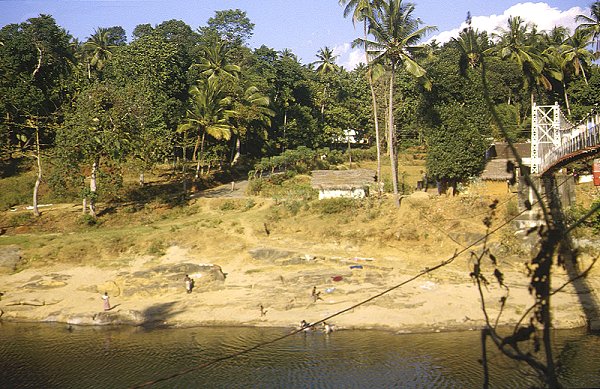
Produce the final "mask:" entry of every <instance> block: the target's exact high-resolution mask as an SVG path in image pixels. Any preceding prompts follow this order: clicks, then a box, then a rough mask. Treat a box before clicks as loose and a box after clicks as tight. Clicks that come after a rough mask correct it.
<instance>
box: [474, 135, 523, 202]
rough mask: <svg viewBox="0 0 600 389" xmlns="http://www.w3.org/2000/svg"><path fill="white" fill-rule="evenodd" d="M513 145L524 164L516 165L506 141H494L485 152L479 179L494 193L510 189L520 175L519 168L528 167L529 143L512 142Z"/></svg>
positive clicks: (514, 157) (513, 155) (515, 159)
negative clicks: (484, 160) (483, 166)
mask: <svg viewBox="0 0 600 389" xmlns="http://www.w3.org/2000/svg"><path fill="white" fill-rule="evenodd" d="M513 146H514V147H515V149H516V151H517V153H518V154H519V156H520V157H521V159H522V161H523V164H524V165H525V166H519V165H518V163H517V157H516V156H515V154H514V153H513V151H512V150H511V149H510V147H509V145H508V143H505V142H495V143H493V144H492V145H491V146H490V148H489V149H488V151H487V152H486V157H487V162H486V164H485V168H484V170H483V173H481V179H482V180H483V181H484V182H485V183H486V188H487V189H488V191H490V192H494V193H505V192H506V191H507V190H511V191H512V190H513V189H514V188H513V186H514V183H516V180H517V179H518V177H519V176H520V175H521V169H529V166H528V165H527V164H528V163H529V161H530V159H531V158H530V156H531V144H530V143H514V144H513Z"/></svg>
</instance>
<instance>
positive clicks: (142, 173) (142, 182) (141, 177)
mask: <svg viewBox="0 0 600 389" xmlns="http://www.w3.org/2000/svg"><path fill="white" fill-rule="evenodd" d="M139 182H140V186H144V184H145V183H146V182H145V180H144V172H143V171H142V172H141V173H140V178H139Z"/></svg>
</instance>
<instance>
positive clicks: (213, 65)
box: [195, 40, 241, 79]
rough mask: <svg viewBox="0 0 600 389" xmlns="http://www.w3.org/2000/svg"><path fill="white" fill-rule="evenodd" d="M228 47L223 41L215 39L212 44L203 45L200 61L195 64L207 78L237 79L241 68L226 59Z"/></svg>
mask: <svg viewBox="0 0 600 389" xmlns="http://www.w3.org/2000/svg"><path fill="white" fill-rule="evenodd" d="M228 53H229V49H228V48H227V45H226V43H225V42H224V41H220V40H216V41H215V42H214V43H213V44H212V45H210V46H207V47H204V49H203V53H202V57H201V58H200V63H199V64H197V65H195V66H198V67H199V68H200V71H201V73H202V74H203V75H204V76H206V77H208V78H211V79H212V78H221V79H223V78H233V79H237V78H238V76H239V74H240V72H241V68H240V67H239V66H238V65H235V64H232V63H230V62H229V59H228Z"/></svg>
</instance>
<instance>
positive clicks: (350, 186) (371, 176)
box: [312, 169, 375, 200]
mask: <svg viewBox="0 0 600 389" xmlns="http://www.w3.org/2000/svg"><path fill="white" fill-rule="evenodd" d="M374 186H375V171H374V170H369V169H354V170H313V171H312V187H313V188H315V189H318V190H319V200H322V199H331V198H335V197H350V198H363V197H367V196H368V195H369V190H370V188H371V187H374Z"/></svg>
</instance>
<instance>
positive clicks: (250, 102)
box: [231, 86, 275, 165]
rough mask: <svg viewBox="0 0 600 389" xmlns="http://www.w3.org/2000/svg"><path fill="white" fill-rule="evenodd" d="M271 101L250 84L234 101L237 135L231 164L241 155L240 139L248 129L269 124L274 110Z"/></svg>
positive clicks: (235, 131)
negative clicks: (239, 97)
mask: <svg viewBox="0 0 600 389" xmlns="http://www.w3.org/2000/svg"><path fill="white" fill-rule="evenodd" d="M270 104H271V101H270V99H269V97H268V96H265V95H264V94H262V93H261V92H260V90H259V89H258V88H257V87H255V86H250V87H248V88H247V89H246V90H245V91H244V95H243V96H242V98H241V99H240V100H239V101H237V102H236V103H235V116H233V119H234V121H235V124H236V125H235V130H234V131H233V132H234V133H235V134H236V135H237V139H236V142H235V155H234V157H233V158H232V160H231V165H235V163H236V162H237V160H238V159H239V157H240V155H241V150H240V149H241V140H240V138H241V137H243V136H246V135H247V133H248V130H249V129H250V128H251V127H253V126H260V127H263V128H266V127H269V126H270V125H271V118H272V117H273V116H275V112H273V110H272V109H271V108H269V105H270Z"/></svg>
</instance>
